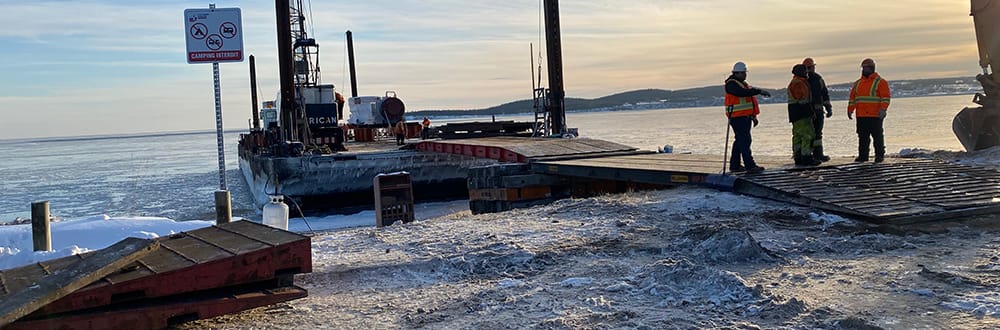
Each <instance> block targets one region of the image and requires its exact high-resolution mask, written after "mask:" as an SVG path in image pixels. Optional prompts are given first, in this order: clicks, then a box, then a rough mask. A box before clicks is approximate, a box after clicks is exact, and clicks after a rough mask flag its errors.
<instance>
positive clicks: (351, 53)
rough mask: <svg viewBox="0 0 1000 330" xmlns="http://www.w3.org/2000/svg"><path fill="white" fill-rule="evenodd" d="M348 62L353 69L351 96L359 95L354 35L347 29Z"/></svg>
mask: <svg viewBox="0 0 1000 330" xmlns="http://www.w3.org/2000/svg"><path fill="white" fill-rule="evenodd" d="M347 63H348V66H350V69H351V97H358V72H357V71H356V69H355V67H354V35H353V34H352V33H351V31H350V30H347Z"/></svg>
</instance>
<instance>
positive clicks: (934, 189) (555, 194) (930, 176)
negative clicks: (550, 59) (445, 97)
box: [417, 137, 1000, 224]
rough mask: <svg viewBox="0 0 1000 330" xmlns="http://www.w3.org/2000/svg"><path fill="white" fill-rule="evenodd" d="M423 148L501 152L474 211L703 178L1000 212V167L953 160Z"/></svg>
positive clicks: (546, 143) (544, 145) (453, 144)
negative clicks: (740, 168)
mask: <svg viewBox="0 0 1000 330" xmlns="http://www.w3.org/2000/svg"><path fill="white" fill-rule="evenodd" d="M417 149H418V150H423V151H427V152H435V153H446V154H459V155H466V156H471V157H477V158H488V159H494V160H497V161H499V162H503V163H506V165H494V166H492V168H490V167H487V168H484V169H479V170H472V171H470V177H469V196H470V208H472V210H473V212H475V213H482V212H495V211H502V210H505V209H510V208H517V207H526V206H531V205H537V204H542V203H546V202H550V201H552V200H555V199H558V198H565V197H571V196H578V195H581V193H584V194H587V193H589V194H593V193H601V192H621V191H628V190H635V189H646V188H660V187H670V186H679V185H698V186H705V187H711V188H716V189H720V190H726V191H733V192H736V193H740V194H744V195H749V196H755V197H761V198H767V199H772V200H777V201H783V202H789V203H793V204H797V205H801V206H806V207H813V208H817V209H821V210H824V211H828V212H832V213H836V214H842V215H846V216H851V217H855V218H859V219H862V220H866V221H870V222H874V223H883V224H907V223H916V222H926V221H935V220H945V219H952V218H958V217H966V216H974V215H981V214H991V213H1000V171H996V170H991V169H985V168H979V167H973V166H966V165H961V164H957V163H953V162H946V161H939V160H929V159H908V158H888V159H886V162H884V163H880V164H874V163H854V162H852V161H851V159H848V158H838V159H833V160H831V161H830V162H827V163H824V164H823V165H821V166H817V167H797V166H794V165H792V160H791V158H790V157H789V158H785V157H766V156H765V157H756V160H757V162H758V163H759V164H760V165H761V166H764V167H766V168H767V170H766V171H764V172H763V173H759V174H745V173H735V174H734V173H723V168H724V166H726V165H727V164H728V162H727V161H725V160H724V159H723V157H722V156H709V155H692V154H663V153H653V152H648V151H640V150H637V149H636V148H631V147H628V146H624V145H620V144H616V143H611V142H607V141H600V140H593V139H538V138H513V137H499V138H481V139H465V140H436V141H425V142H421V143H419V144H418V146H417Z"/></svg>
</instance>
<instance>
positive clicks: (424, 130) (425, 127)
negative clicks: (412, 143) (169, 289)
mask: <svg viewBox="0 0 1000 330" xmlns="http://www.w3.org/2000/svg"><path fill="white" fill-rule="evenodd" d="M420 124H421V125H422V126H421V128H420V138H421V139H424V140H426V139H427V138H428V137H430V134H431V120H430V119H427V117H424V121H423V122H421V123H420Z"/></svg>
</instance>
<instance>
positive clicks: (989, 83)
mask: <svg viewBox="0 0 1000 330" xmlns="http://www.w3.org/2000/svg"><path fill="white" fill-rule="evenodd" d="M971 15H972V18H973V22H974V24H975V28H976V40H977V42H978V44H979V66H980V67H982V68H983V73H982V74H980V75H977V76H976V80H979V83H980V84H982V85H983V94H979V93H976V96H975V97H974V98H973V99H972V102H974V103H976V104H979V105H980V107H975V108H965V109H962V111H961V112H959V113H958V115H957V116H955V120H954V121H953V122H952V130H954V131H955V135H957V136H958V140H959V141H961V142H962V145H963V146H965V150H968V151H973V150H981V149H986V148H990V147H994V146H997V145H1000V76H997V75H995V74H994V71H995V70H996V68H997V67H1000V66H998V64H1000V0H997V1H994V0H972V14H971ZM993 55H996V56H997V57H996V58H993Z"/></svg>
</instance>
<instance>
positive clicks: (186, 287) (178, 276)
mask: <svg viewBox="0 0 1000 330" xmlns="http://www.w3.org/2000/svg"><path fill="white" fill-rule="evenodd" d="M130 240H131V241H145V245H142V243H138V242H131V241H130ZM147 246H149V247H151V248H146V247H147ZM116 247H117V248H116ZM136 251H138V252H141V253H137V252H136ZM311 251H312V248H311V244H310V240H309V238H308V237H305V236H302V235H298V234H295V233H291V232H287V231H283V230H280V229H274V228H271V227H267V226H264V225H261V224H258V223H252V222H248V221H238V222H233V223H228V224H223V225H219V226H214V227H207V228H202V229H198V230H193V231H189V232H184V233H180V234H175V235H171V236H166V237H161V238H158V239H154V240H142V239H134V238H133V239H127V240H125V241H122V242H120V243H119V244H116V245H115V246H112V247H110V248H108V249H105V250H100V251H95V252H90V253H86V254H80V255H74V256H69V257H64V258H59V259H54V260H50V261H44V262H40V263H36V264H31V265H27V266H23V267H19V268H14V269H9V270H4V271H0V301H3V303H4V305H5V306H9V307H10V309H12V312H9V313H8V312H4V313H3V314H2V315H0V327H4V326H5V325H6V327H4V328H5V329H159V328H164V327H167V326H169V325H172V324H177V323H182V322H186V321H191V320H197V319H202V318H209V317H214V316H218V315H223V314H229V313H234V312H238V311H242V310H246V309H250V308H254V307H259V306H266V305H270V304H274V303H278V302H283V301H288V300H292V299H297V298H301V297H305V296H306V295H307V292H306V291H305V290H304V289H302V288H299V287H297V286H294V285H293V275H294V274H298V273H308V272H311V271H312V252H311ZM116 253H117V254H116ZM106 256H115V257H114V258H110V259H109V260H102V259H108V258H106ZM123 256H125V257H123ZM45 283H48V284H47V285H41V284H45ZM19 297H23V298H26V299H18V298H19ZM28 298H32V299H28ZM8 304H9V305H8ZM4 311H5V310H4ZM14 320H17V321H16V322H13V321H14ZM10 322H13V323H10ZM7 323H9V324H7Z"/></svg>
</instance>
